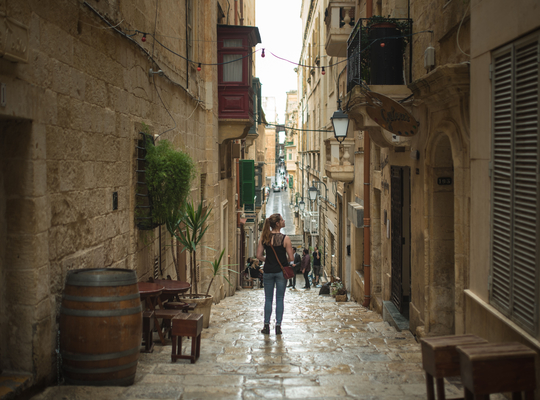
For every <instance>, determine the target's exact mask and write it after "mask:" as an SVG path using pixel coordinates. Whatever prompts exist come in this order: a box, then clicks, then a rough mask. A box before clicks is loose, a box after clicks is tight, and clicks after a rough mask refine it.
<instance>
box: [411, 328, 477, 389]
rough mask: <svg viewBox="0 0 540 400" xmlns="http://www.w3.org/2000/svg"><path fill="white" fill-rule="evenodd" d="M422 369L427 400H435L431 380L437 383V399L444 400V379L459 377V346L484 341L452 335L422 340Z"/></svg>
mask: <svg viewBox="0 0 540 400" xmlns="http://www.w3.org/2000/svg"><path fill="white" fill-rule="evenodd" d="M420 343H421V345H422V367H423V368H424V370H425V371H426V388H427V398H428V400H435V392H434V388H433V378H435V379H436V382H437V398H438V399H439V400H444V399H445V398H446V397H445V394H444V378H446V377H450V376H459V375H460V365H459V354H458V352H457V350H456V347H457V346H461V345H477V344H485V343H487V341H486V340H484V339H482V338H480V337H478V336H475V335H458V336H455V335H452V336H438V337H430V338H422V339H421V340H420Z"/></svg>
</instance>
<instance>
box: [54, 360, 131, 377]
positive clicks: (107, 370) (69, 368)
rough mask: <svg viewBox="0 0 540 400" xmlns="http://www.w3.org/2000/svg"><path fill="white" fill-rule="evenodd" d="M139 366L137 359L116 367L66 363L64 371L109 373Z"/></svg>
mask: <svg viewBox="0 0 540 400" xmlns="http://www.w3.org/2000/svg"><path fill="white" fill-rule="evenodd" d="M135 366H137V361H133V362H130V363H129V364H124V365H117V366H115V367H108V368H77V367H72V366H70V365H66V364H64V371H66V372H73V373H76V374H108V373H111V372H118V371H123V370H125V369H130V368H133V367H135Z"/></svg>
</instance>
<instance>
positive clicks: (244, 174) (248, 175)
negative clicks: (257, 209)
mask: <svg viewBox="0 0 540 400" xmlns="http://www.w3.org/2000/svg"><path fill="white" fill-rule="evenodd" d="M254 203H255V161H253V160H240V204H241V205H244V204H254Z"/></svg>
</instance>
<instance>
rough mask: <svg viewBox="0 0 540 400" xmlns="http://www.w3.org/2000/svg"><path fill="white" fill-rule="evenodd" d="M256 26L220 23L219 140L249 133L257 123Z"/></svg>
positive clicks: (257, 33)
mask: <svg viewBox="0 0 540 400" xmlns="http://www.w3.org/2000/svg"><path fill="white" fill-rule="evenodd" d="M258 43H261V37H260V35H259V29H258V28H257V27H253V26H238V25H218V63H219V65H218V104H219V142H220V143H223V141H225V140H232V139H242V138H244V137H246V135H247V133H248V131H249V128H251V126H252V125H253V95H254V94H253V88H252V75H253V73H252V67H253V56H252V53H253V47H254V46H255V45H256V44H258Z"/></svg>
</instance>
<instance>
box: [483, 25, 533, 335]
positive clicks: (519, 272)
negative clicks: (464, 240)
mask: <svg viewBox="0 0 540 400" xmlns="http://www.w3.org/2000/svg"><path fill="white" fill-rule="evenodd" d="M539 53H540V51H539V40H538V34H536V35H535V36H531V37H528V38H526V39H524V40H522V41H519V42H516V43H514V44H512V45H510V46H507V47H506V48H504V49H501V50H499V51H498V52H496V53H494V55H493V177H492V180H493V181H492V188H493V189H492V190H493V208H492V210H493V211H492V218H493V224H492V229H493V231H492V286H491V301H492V303H493V304H494V305H496V306H497V307H498V308H499V309H501V311H502V312H503V313H505V314H506V315H508V316H509V317H510V318H511V319H512V320H514V321H515V322H516V323H518V324H519V325H521V326H522V327H523V328H525V329H526V330H527V331H529V332H530V333H532V334H533V335H535V336H536V334H537V333H538V323H539V321H538V313H539V312H538V300H539V275H540V272H539V269H540V268H539V250H538V249H539V247H540V246H539V238H540V235H539V223H538V207H539V203H540V202H539V199H538V197H539V193H538V184H539V175H540V171H539V159H538V156H539V149H538V146H539V140H538V134H539V133H538V127H539V123H538V122H539V101H538V100H539V99H538V89H539V61H540V56H539Z"/></svg>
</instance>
